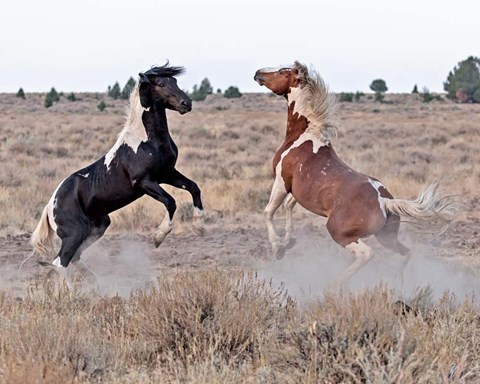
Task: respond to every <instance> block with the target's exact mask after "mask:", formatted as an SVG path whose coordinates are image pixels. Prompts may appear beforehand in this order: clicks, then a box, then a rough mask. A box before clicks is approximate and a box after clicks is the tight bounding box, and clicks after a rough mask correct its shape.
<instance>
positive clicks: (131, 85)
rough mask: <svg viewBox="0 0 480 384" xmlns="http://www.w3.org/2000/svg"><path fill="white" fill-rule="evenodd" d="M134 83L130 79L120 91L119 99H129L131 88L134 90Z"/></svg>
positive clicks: (132, 79)
mask: <svg viewBox="0 0 480 384" xmlns="http://www.w3.org/2000/svg"><path fill="white" fill-rule="evenodd" d="M136 84H137V83H136V81H135V80H134V78H133V77H130V78H129V79H128V81H127V83H126V84H125V86H124V87H123V89H122V94H121V95H120V98H121V99H128V98H129V97H130V94H131V93H132V91H133V88H135V85H136Z"/></svg>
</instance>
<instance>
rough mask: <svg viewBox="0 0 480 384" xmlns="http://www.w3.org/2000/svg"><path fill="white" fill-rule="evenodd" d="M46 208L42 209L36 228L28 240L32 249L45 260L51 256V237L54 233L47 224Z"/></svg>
mask: <svg viewBox="0 0 480 384" xmlns="http://www.w3.org/2000/svg"><path fill="white" fill-rule="evenodd" d="M47 207H48V205H47V206H45V208H43V212H42V216H41V217H40V221H39V222H38V224H37V228H35V231H33V233H32V236H31V238H30V244H31V245H32V247H33V249H34V250H35V251H36V252H38V253H39V254H40V255H42V256H44V257H45V258H49V257H50V256H52V255H51V254H52V251H53V235H54V231H53V229H52V227H51V226H50V223H49V222H48V210H47Z"/></svg>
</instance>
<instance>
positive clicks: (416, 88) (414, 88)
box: [412, 84, 418, 93]
mask: <svg viewBox="0 0 480 384" xmlns="http://www.w3.org/2000/svg"><path fill="white" fill-rule="evenodd" d="M412 93H418V87H417V84H415V86H414V87H413V90H412Z"/></svg>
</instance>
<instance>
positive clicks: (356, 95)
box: [354, 91, 365, 103]
mask: <svg viewBox="0 0 480 384" xmlns="http://www.w3.org/2000/svg"><path fill="white" fill-rule="evenodd" d="M362 96H365V94H364V93H363V92H360V91H357V92H355V96H354V97H355V102H357V103H358V102H360V99H361V98H362Z"/></svg>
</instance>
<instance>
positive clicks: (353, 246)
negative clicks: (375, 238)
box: [339, 239, 373, 287]
mask: <svg viewBox="0 0 480 384" xmlns="http://www.w3.org/2000/svg"><path fill="white" fill-rule="evenodd" d="M345 248H346V249H348V250H349V251H351V252H352V253H353V254H354V255H355V261H354V262H353V263H352V264H351V265H350V266H349V267H347V268H346V269H345V270H344V271H343V272H342V273H341V275H340V278H339V281H340V284H341V285H342V286H343V287H347V286H348V282H349V280H350V279H351V278H352V276H353V275H354V274H355V273H357V272H358V271H359V270H360V269H361V268H363V267H364V266H365V265H366V264H367V263H368V262H369V261H370V260H371V259H372V257H373V255H372V249H371V248H370V247H369V246H368V245H367V244H365V243H364V242H363V241H362V240H360V239H356V240H354V241H352V242H350V243H349V244H347V245H346V246H345Z"/></svg>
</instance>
